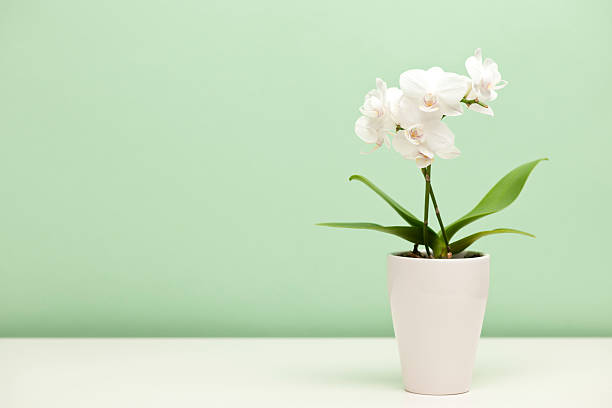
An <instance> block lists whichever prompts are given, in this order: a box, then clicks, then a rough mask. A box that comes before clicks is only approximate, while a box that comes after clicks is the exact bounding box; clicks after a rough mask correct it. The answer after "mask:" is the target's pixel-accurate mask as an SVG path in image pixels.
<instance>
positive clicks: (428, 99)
mask: <svg viewBox="0 0 612 408" xmlns="http://www.w3.org/2000/svg"><path fill="white" fill-rule="evenodd" d="M437 103H438V97H437V96H436V95H434V94H432V93H426V94H425V96H423V104H424V105H425V106H427V107H428V108H431V107H432V106H434V105H436V104H437Z"/></svg>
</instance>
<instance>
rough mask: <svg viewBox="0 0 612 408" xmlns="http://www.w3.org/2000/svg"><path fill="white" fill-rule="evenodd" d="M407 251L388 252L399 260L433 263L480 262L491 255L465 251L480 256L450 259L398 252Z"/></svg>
mask: <svg viewBox="0 0 612 408" xmlns="http://www.w3.org/2000/svg"><path fill="white" fill-rule="evenodd" d="M405 252H407V251H395V252H390V253H389V254H388V256H389V257H393V258H397V259H401V260H405V261H406V262H429V263H431V262H435V263H449V262H451V263H458V262H459V263H461V262H463V263H468V262H482V261H485V262H486V261H488V260H489V259H491V256H490V255H489V254H487V253H484V252H478V251H467V252H478V253H480V254H481V256H475V257H470V258H451V259H444V258H412V257H410V256H401V255H398V254H401V253H405Z"/></svg>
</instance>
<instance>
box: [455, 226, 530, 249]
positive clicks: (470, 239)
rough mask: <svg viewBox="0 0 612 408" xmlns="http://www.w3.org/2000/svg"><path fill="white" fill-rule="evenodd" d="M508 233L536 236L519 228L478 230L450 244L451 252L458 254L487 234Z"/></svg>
mask: <svg viewBox="0 0 612 408" xmlns="http://www.w3.org/2000/svg"><path fill="white" fill-rule="evenodd" d="M506 233H510V234H522V235H527V236H529V237H532V238H535V235H532V234H530V233H528V232H523V231H519V230H515V229H510V228H497V229H494V230H489V231H480V232H477V233H475V234H472V235H468V236H467V237H465V238H461V239H460V240H457V241H455V242H453V243H451V244H450V249H451V252H452V253H453V254H458V253H459V252H461V251H463V250H464V249H466V248H467V247H469V246H470V245H472V244H473V243H474V242H475V241H476V240H478V239H480V238H482V237H486V236H487V235H493V234H506Z"/></svg>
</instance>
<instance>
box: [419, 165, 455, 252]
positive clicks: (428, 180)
mask: <svg viewBox="0 0 612 408" xmlns="http://www.w3.org/2000/svg"><path fill="white" fill-rule="evenodd" d="M423 176H425V183H426V184H427V188H426V191H429V195H430V196H431V202H432V204H433V206H434V210H435V211H436V217H437V218H438V224H440V230H441V231H442V238H444V244H445V245H446V257H447V258H451V257H452V256H453V254H452V252H451V250H450V246H449V245H448V238H447V237H446V230H445V229H444V223H443V222H442V216H441V215H440V209H439V208H438V203H437V202H436V196H435V194H434V192H433V188H432V187H431V164H430V165H429V166H427V168H426V169H423Z"/></svg>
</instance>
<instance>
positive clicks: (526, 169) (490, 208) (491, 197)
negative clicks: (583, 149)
mask: <svg viewBox="0 0 612 408" xmlns="http://www.w3.org/2000/svg"><path fill="white" fill-rule="evenodd" d="M542 160H548V159H539V160H535V161H532V162H529V163H525V164H523V165H521V166H518V167H517V168H515V169H514V170H512V171H511V172H510V173H508V174H506V175H505V176H504V177H503V178H502V179H501V180H499V181H498V182H497V184H495V185H494V186H493V188H492V189H491V190H489V192H488V193H487V195H485V196H484V198H483V199H482V200H480V202H479V203H478V204H477V205H476V207H474V208H473V209H472V211H470V212H469V213H467V214H465V215H464V216H463V217H461V218H459V219H458V220H457V221H455V222H453V223H452V224H450V225H449V226H447V227H446V235H447V237H448V239H449V240H450V239H451V237H452V236H453V235H455V234H456V233H457V231H459V230H460V229H461V228H463V227H465V226H466V225H468V224H470V223H472V222H474V221H476V220H478V219H480V218H482V217H484V216H485V215H489V214H494V213H496V212H498V211H501V210H503V209H504V208H506V207H507V206H509V205H510V204H512V202H513V201H514V200H516V198H517V197H518V195H519V194H520V192H521V190H522V189H523V186H524V185H525V182H526V181H527V177H529V174H530V173H531V171H532V170H533V169H534V168H535V166H536V165H537V164H538V163H539V162H541V161H542ZM453 252H454V251H453Z"/></svg>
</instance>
